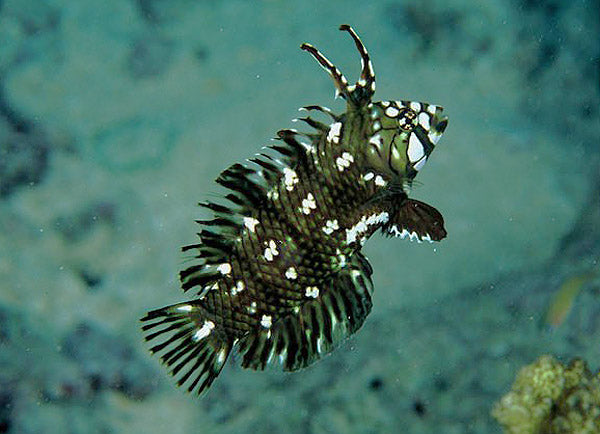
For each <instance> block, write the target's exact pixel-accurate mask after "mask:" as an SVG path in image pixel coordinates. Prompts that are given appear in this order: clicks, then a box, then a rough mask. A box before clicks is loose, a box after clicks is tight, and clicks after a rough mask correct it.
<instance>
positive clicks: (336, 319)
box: [142, 25, 448, 393]
mask: <svg viewBox="0 0 600 434" xmlns="http://www.w3.org/2000/svg"><path fill="white" fill-rule="evenodd" d="M340 30H343V31H345V32H348V33H349V34H350V36H351V37H352V39H353V41H354V43H355V44H356V47H357V49H358V52H359V53H360V57H361V63H362V71H361V75H360V78H359V80H358V81H357V82H356V84H352V85H350V84H349V83H348V80H347V79H346V78H345V77H344V75H343V74H342V73H341V72H340V70H339V69H338V68H336V67H335V66H334V65H333V64H332V63H331V62H330V61H329V60H328V59H327V58H326V57H325V56H323V54H321V53H320V52H319V51H318V50H317V49H316V48H314V47H313V46H312V45H309V44H302V46H301V49H302V50H305V51H308V52H309V53H310V54H311V55H312V56H313V57H314V58H315V59H316V60H317V62H319V64H320V65H321V66H322V67H323V68H324V69H325V71H326V72H327V73H328V74H329V75H330V76H331V78H332V79H333V82H334V85H335V88H336V96H341V97H342V98H344V99H345V101H346V111H345V112H344V113H342V114H335V113H333V112H332V111H331V110H330V109H328V108H326V107H321V106H317V105H311V106H306V107H303V108H302V109H301V110H304V111H307V112H317V113H320V114H321V115H324V116H325V117H327V118H329V119H330V122H329V123H328V124H326V123H322V122H321V121H319V120H316V119H313V118H311V117H310V116H306V117H303V118H300V119H298V120H299V121H302V122H304V123H305V124H307V125H308V126H309V127H311V128H312V130H311V131H310V132H298V131H296V130H292V129H284V130H280V131H279V132H278V133H277V139H279V142H278V143H277V144H275V145H272V146H270V147H269V148H270V150H269V151H268V152H266V153H261V154H257V155H256V157H254V158H250V159H249V160H248V163H247V164H239V163H236V164H233V165H232V166H230V167H229V168H228V169H226V170H225V171H223V172H222V173H221V174H220V175H219V177H218V178H217V179H216V182H217V183H219V184H221V185H222V186H224V187H225V188H226V189H227V190H228V191H227V193H226V194H224V196H223V199H224V201H223V202H203V203H201V204H200V205H201V206H203V207H204V208H207V209H208V210H210V212H211V213H212V214H213V217H212V218H211V219H208V220H201V221H198V223H199V224H200V225H201V231H200V233H199V234H198V236H199V241H198V242H196V243H194V244H191V245H188V246H185V247H183V250H184V251H192V252H195V253H196V255H195V263H194V264H193V265H191V266H189V267H188V268H186V269H185V270H183V271H181V273H180V280H181V286H182V288H183V290H184V291H188V290H190V289H192V288H194V289H195V290H197V291H198V294H197V297H196V298H195V299H193V300H190V301H186V302H183V303H178V304H174V305H171V306H166V307H163V308H160V309H157V310H153V311H150V312H148V314H147V315H146V316H145V317H144V318H142V321H143V322H144V323H145V324H144V325H143V331H144V333H145V339H146V340H147V341H153V340H155V339H158V343H156V344H155V345H154V346H153V347H152V348H151V349H150V351H151V352H152V353H160V354H161V356H160V357H161V360H162V362H163V363H164V364H165V365H166V366H168V368H169V369H170V371H171V373H172V374H173V375H174V376H175V377H176V378H177V383H178V384H179V385H180V386H181V385H184V384H185V385H186V387H187V389H188V390H189V391H190V392H191V391H194V390H196V391H197V392H198V393H202V392H203V391H205V390H207V389H208V387H209V386H210V385H211V384H212V382H213V381H214V379H215V378H216V377H217V375H219V373H220V372H221V369H222V368H223V365H224V364H225V361H226V360H227V358H228V356H229V354H230V352H231V350H232V348H233V347H234V346H235V347H236V348H237V351H238V352H239V353H240V355H241V358H242V360H241V363H242V366H243V367H245V368H252V369H264V368H265V366H266V365H267V363H270V362H279V363H280V364H281V365H282V366H283V369H284V370H286V371H295V370H297V369H300V368H303V367H306V366H308V365H310V364H311V363H313V362H314V361H315V360H317V359H318V358H320V357H321V356H322V355H324V354H326V353H328V352H329V351H331V350H332V349H333V348H334V347H335V346H336V345H337V344H338V343H339V342H340V341H342V340H343V339H345V338H347V337H348V336H350V335H351V334H352V333H354V332H356V331H357V330H358V329H359V328H360V327H361V326H362V324H363V322H364V320H365V318H366V316H367V315H368V314H369V312H370V310H371V296H372V294H373V283H372V281H371V274H372V268H371V265H370V264H369V262H368V261H367V259H366V258H365V256H364V255H363V254H362V253H361V248H362V246H363V244H364V243H365V241H366V240H367V239H368V238H369V237H370V236H371V235H372V234H373V233H374V232H375V231H377V230H381V231H382V233H383V234H384V235H387V236H395V237H400V238H409V239H410V240H411V241H412V240H416V241H418V242H421V241H429V242H433V241H439V240H441V239H442V238H444V237H445V236H446V230H445V229H444V220H443V218H442V215H441V214H440V213H439V212H438V211H437V210H436V209H435V208H433V207H431V206H430V205H427V204H425V203H423V202H420V201H418V200H414V199H409V198H408V191H409V189H410V186H411V184H412V182H413V179H414V178H415V176H416V175H417V173H418V172H419V170H421V168H422V167H423V165H424V164H425V162H426V161H427V159H428V158H429V155H430V154H431V152H432V151H433V148H434V146H435V145H436V144H437V142H438V140H439V139H440V137H441V136H442V133H443V132H444V130H445V129H446V125H447V122H448V121H447V118H446V117H445V116H443V115H442V110H443V109H442V107H440V106H436V105H431V104H427V103H422V102H414V101H380V102H372V100H371V99H372V97H373V94H374V92H375V73H374V71H373V65H372V63H371V60H370V58H369V54H368V53H367V50H366V49H365V47H364V45H363V44H362V42H361V41H360V39H359V38H358V36H357V35H356V33H355V32H354V30H353V29H352V28H351V27H350V26H348V25H342V26H341V27H340Z"/></svg>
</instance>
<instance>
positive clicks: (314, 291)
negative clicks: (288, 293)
mask: <svg viewBox="0 0 600 434" xmlns="http://www.w3.org/2000/svg"><path fill="white" fill-rule="evenodd" d="M304 295H306V296H307V297H309V298H317V297H318V296H319V288H317V287H316V286H307V287H306V293H305V294H304Z"/></svg>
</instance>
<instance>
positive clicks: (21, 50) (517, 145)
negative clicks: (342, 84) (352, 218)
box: [0, 0, 600, 434]
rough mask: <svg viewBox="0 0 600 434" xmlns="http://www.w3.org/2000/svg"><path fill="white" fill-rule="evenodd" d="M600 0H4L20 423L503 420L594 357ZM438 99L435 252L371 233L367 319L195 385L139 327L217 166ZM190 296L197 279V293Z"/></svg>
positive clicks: (347, 426) (3, 281)
mask: <svg viewBox="0 0 600 434" xmlns="http://www.w3.org/2000/svg"><path fill="white" fill-rule="evenodd" d="M599 17H600V2H599V1H591V0H588V1H586V0H574V1H566V0H564V1H558V0H545V1H541V2H535V1H530V0H492V1H487V2H472V1H467V0H453V1H442V0H427V1H415V2H409V1H399V0H397V1H394V0H387V1H373V2H364V1H355V0H349V1H329V2H324V1H315V0H310V1H285V0H269V1H255V2H250V1H241V0H222V1H208V0H106V1H101V2H99V1H92V0H78V1H67V0H47V1H43V0H0V433H74V434H80V433H81V434H84V433H138V432H144V433H164V432H169V433H171V434H177V433H189V432H197V433H245V432H253V433H280V432H286V433H319V434H321V433H323V434H324V433H400V432H402V433H433V432H440V433H500V432H502V428H501V426H500V424H499V423H498V422H497V421H496V420H494V418H493V417H492V415H491V411H492V408H493V407H494V403H496V402H498V401H499V400H500V399H501V397H502V396H503V395H504V394H506V393H507V392H508V391H509V390H510V388H511V385H512V383H513V381H514V379H515V376H516V375H517V373H518V372H519V370H520V369H521V368H522V367H523V366H525V365H527V364H530V363H532V362H534V361H535V360H536V359H537V358H538V357H539V356H541V355H544V354H552V355H554V356H555V357H556V358H557V359H558V360H560V361H561V362H563V363H568V361H569V360H571V359H572V358H575V357H579V358H581V359H583V360H585V361H587V363H588V366H589V368H590V369H591V370H592V371H594V372H597V371H598V369H599V368H600V278H599V274H600V265H599V262H598V261H599V260H600V19H599ZM343 23H348V24H351V25H352V26H353V27H354V28H355V30H356V31H357V32H358V33H359V35H360V36H361V38H362V40H363V42H364V43H365V45H366V46H367V48H368V50H369V53H370V55H371V58H372V60H373V64H374V67H375V71H376V74H377V80H378V83H377V84H378V85H377V93H376V96H375V100H382V99H383V100H385V99H392V100H393V99H398V100H399V99H408V100H417V101H428V102H431V103H433V104H438V105H442V106H444V108H445V114H447V115H448V117H449V126H448V128H447V130H446V133H445V134H444V137H443V138H442V139H441V141H440V143H439V145H438V146H437V149H436V150H435V152H434V153H433V155H432V158H431V160H430V161H429V162H428V164H427V165H426V167H425V168H424V169H423V171H422V173H420V174H419V176H418V178H417V181H418V185H417V186H416V187H415V188H414V190H413V193H412V197H415V198H417V199H419V200H423V201H425V202H427V203H431V204H434V205H435V206H436V208H437V209H439V210H440V211H441V212H442V214H443V215H444V218H445V222H446V228H447V230H448V237H447V239H445V240H443V241H442V242H441V243H435V244H429V243H426V244H417V243H411V242H409V241H408V240H404V241H402V240H398V239H385V238H383V237H381V236H380V235H378V234H376V235H375V236H374V237H373V238H372V239H371V240H370V241H369V242H367V244H366V245H365V248H364V249H363V252H364V253H365V254H366V255H367V256H368V257H369V259H370V261H371V264H372V265H373V268H374V275H373V279H374V284H375V294H374V306H373V310H372V312H371V314H370V315H369V317H368V318H367V320H366V322H365V325H364V326H363V327H362V329H361V330H360V331H359V332H357V333H356V334H355V335H354V336H352V337H351V338H350V339H349V340H348V341H346V343H345V344H343V345H342V346H341V347H340V348H338V349H337V350H336V351H334V352H333V353H332V354H331V355H329V356H327V357H325V358H324V359H323V360H321V361H319V362H317V363H315V364H314V365H312V366H311V367H309V368H307V369H305V370H303V371H300V372H297V373H293V374H289V373H283V372H280V371H279V370H278V369H275V368H273V369H270V370H267V371H265V372H252V371H245V370H243V369H242V368H240V367H239V364H238V363H236V361H235V357H234V358H233V360H231V361H229V362H228V364H227V365H228V366H227V367H226V368H225V369H224V370H223V372H222V374H221V375H220V376H219V378H218V379H217V380H216V381H215V384H214V385H213V386H212V388H211V390H210V391H209V392H208V394H207V395H206V396H205V397H202V398H198V397H196V396H194V395H188V394H187V393H185V391H184V390H182V389H178V388H177V387H176V386H175V384H174V382H173V381H172V379H171V378H170V377H169V375H168V374H167V372H166V370H165V369H163V367H161V366H160V364H159V362H158V360H157V358H155V357H151V355H150V354H149V353H148V351H147V349H148V345H147V344H145V343H144V342H143V339H142V334H141V332H140V324H139V318H140V317H141V316H143V315H144V313H145V312H146V311H147V310H149V309H153V308H156V307H159V306H163V305H165V304H169V303H175V302H178V301H182V300H185V299H188V295H182V293H181V291H180V290H179V285H178V278H177V275H178V271H179V270H180V269H181V268H183V267H184V266H185V262H184V261H185V257H184V255H183V254H182V253H181V252H180V250H179V249H180V246H182V245H185V244H189V243H192V242H194V237H195V235H194V234H195V232H196V229H197V228H196V225H195V223H194V220H195V219H197V218H200V217H201V215H200V214H201V212H200V210H199V209H198V208H197V207H196V205H195V204H196V203H197V202H198V201H200V200H204V199H208V198H211V197H214V195H215V194H216V193H217V192H218V191H219V190H218V188H217V186H216V185H215V184H214V182H213V180H214V178H215V177H216V176H217V175H218V174H219V172H220V171H221V170H223V169H224V168H226V167H227V166H228V165H229V164H232V163H233V162H236V161H241V160H243V159H245V158H248V157H251V156H253V155H254V153H256V152H259V150H260V148H261V147H262V146H264V145H268V144H269V142H270V140H269V139H270V138H271V137H273V136H274V134H275V132H276V131H277V130H279V129H281V128H287V127H291V126H293V124H292V123H291V122H290V120H291V119H292V118H295V117H296V116H297V108H298V107H300V106H303V105H310V104H322V105H326V106H329V107H331V108H332V109H334V111H337V112H341V111H343V109H344V105H343V102H342V101H341V100H337V101H334V100H333V86H332V83H331V80H330V79H329V78H328V77H327V75H326V74H324V73H323V71H321V70H320V68H318V67H317V64H316V63H315V62H314V60H313V59H311V58H310V56H309V55H307V53H304V52H302V51H301V50H300V49H299V45H300V44H301V43H302V42H310V43H312V44H314V45H315V46H316V47H317V48H319V49H320V50H321V51H322V52H323V53H324V54H325V55H327V56H328V57H329V58H330V59H331V60H332V61H333V62H334V63H335V64H336V65H337V66H338V67H339V68H340V69H341V70H342V71H344V73H345V74H346V76H347V77H348V79H349V80H351V81H352V80H355V79H356V77H357V76H358V73H359V65H360V64H359V60H358V56H357V53H356V50H355V47H354V46H353V43H352V42H351V40H350V39H349V38H348V37H347V35H345V34H343V33H341V32H339V31H338V30H337V29H338V27H339V25H340V24H343ZM191 296H192V294H189V297H191Z"/></svg>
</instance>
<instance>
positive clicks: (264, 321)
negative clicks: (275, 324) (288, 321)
mask: <svg viewBox="0 0 600 434" xmlns="http://www.w3.org/2000/svg"><path fill="white" fill-rule="evenodd" d="M271 324H272V322H271V315H263V316H262V318H261V319H260V325H261V326H263V327H264V328H266V329H268V328H271Z"/></svg>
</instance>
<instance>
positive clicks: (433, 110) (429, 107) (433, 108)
mask: <svg viewBox="0 0 600 434" xmlns="http://www.w3.org/2000/svg"><path fill="white" fill-rule="evenodd" d="M436 109H437V106H435V105H430V106H428V107H427V111H428V112H429V113H430V114H432V115H434V114H435V110H436Z"/></svg>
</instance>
